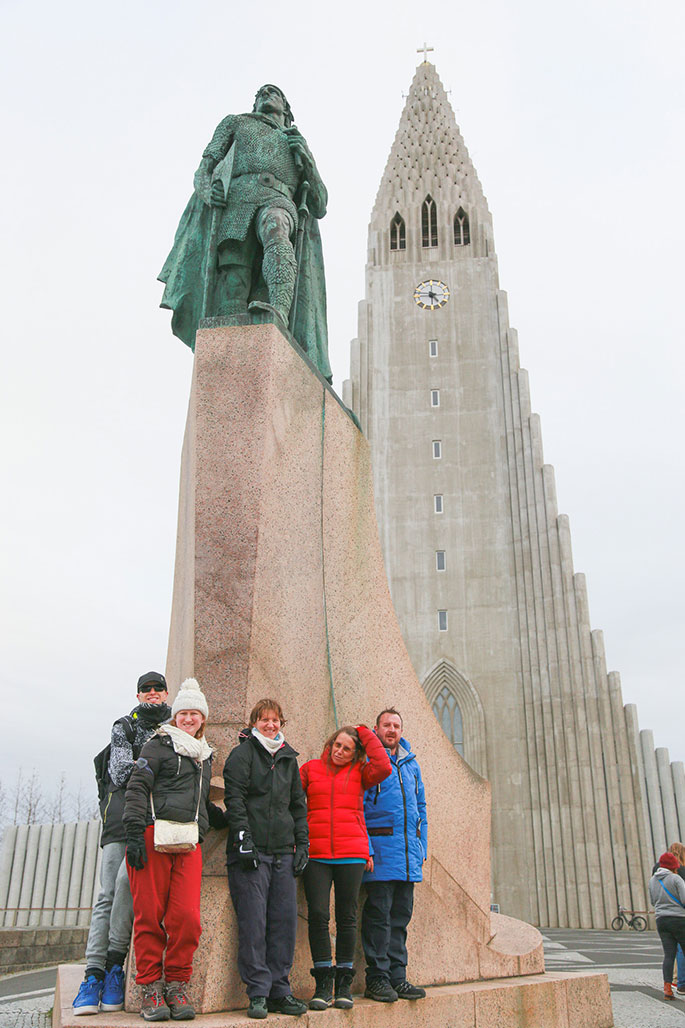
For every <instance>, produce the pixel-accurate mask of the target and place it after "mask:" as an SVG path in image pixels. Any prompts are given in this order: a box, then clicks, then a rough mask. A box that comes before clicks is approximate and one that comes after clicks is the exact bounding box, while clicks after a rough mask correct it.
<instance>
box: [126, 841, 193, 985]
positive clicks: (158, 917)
mask: <svg viewBox="0 0 685 1028" xmlns="http://www.w3.org/2000/svg"><path fill="white" fill-rule="evenodd" d="M145 848H146V850H147V864H146V865H145V867H144V868H143V870H142V871H136V870H134V868H132V867H129V864H128V861H127V862H126V867H127V868H128V877H129V880H130V882H131V895H132V896H133V946H134V948H135V953H136V968H137V974H136V981H137V982H138V984H139V985H149V984H150V982H156V981H157V980H158V979H159V978H166V980H167V981H168V982H189V981H190V977H191V975H192V973H193V954H194V953H195V950H196V949H197V945H198V943H199V941H200V932H201V931H202V928H201V926H200V880H201V877H202V850H201V849H200V847H199V846H198V847H197V849H195V850H193V851H192V852H191V853H157V851H156V850H155V848H154V844H153V828H152V825H150V826H149V827H148V828H146V829H145ZM165 948H166V961H165V969H164V972H163V971H162V958H163V956H164V949H165Z"/></svg>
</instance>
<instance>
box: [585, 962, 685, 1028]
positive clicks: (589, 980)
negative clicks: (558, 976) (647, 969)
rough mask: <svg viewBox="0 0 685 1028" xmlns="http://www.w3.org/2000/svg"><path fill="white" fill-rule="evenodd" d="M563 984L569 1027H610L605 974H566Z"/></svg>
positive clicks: (611, 1022) (611, 1021)
mask: <svg viewBox="0 0 685 1028" xmlns="http://www.w3.org/2000/svg"><path fill="white" fill-rule="evenodd" d="M565 985H566V996H567V1003H568V1017H569V1026H570V1028H612V1025H613V1023H614V1018H613V1013H612V1008H611V994H610V992H609V979H608V977H607V976H606V975H605V974H568V975H567V976H565ZM674 1005H675V1004H674Z"/></svg>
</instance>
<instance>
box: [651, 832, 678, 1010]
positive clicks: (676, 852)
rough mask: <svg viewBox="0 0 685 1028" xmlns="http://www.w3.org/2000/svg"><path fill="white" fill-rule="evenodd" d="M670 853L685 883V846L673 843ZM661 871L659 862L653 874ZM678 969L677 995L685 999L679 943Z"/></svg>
mask: <svg viewBox="0 0 685 1028" xmlns="http://www.w3.org/2000/svg"><path fill="white" fill-rule="evenodd" d="M668 852H669V853H673V854H674V856H675V857H677V859H678V869H677V871H676V874H677V875H680V877H681V878H682V879H683V880H684V881H685V846H683V844H682V842H672V843H671V845H670V846H669V847H668ZM658 869H659V862H658V861H657V863H656V864H655V865H654V867H653V868H652V874H656V872H657V871H658ZM676 967H677V981H678V984H677V987H676V989H675V995H676V996H678V997H679V998H682V999H685V954H684V953H683V947H682V946H681V945H680V943H678V949H677V950H676Z"/></svg>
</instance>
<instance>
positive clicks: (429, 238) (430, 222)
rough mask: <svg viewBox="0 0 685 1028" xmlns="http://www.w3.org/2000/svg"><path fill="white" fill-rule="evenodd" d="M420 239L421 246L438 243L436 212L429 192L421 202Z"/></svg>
mask: <svg viewBox="0 0 685 1028" xmlns="http://www.w3.org/2000/svg"><path fill="white" fill-rule="evenodd" d="M421 241H422V245H423V246H437V245H438V212H437V208H436V206H435V200H434V199H433V197H432V196H431V195H430V193H429V194H428V196H427V197H426V199H425V200H424V201H423V203H422V204H421Z"/></svg>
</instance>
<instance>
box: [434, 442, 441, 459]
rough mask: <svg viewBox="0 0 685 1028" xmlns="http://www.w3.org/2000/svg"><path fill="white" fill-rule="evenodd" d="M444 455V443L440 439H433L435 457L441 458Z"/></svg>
mask: <svg viewBox="0 0 685 1028" xmlns="http://www.w3.org/2000/svg"><path fill="white" fill-rule="evenodd" d="M441 457H442V443H441V442H440V440H439V439H434V440H433V459H434V460H440V458H441Z"/></svg>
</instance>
